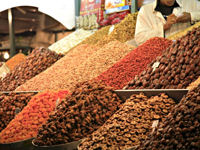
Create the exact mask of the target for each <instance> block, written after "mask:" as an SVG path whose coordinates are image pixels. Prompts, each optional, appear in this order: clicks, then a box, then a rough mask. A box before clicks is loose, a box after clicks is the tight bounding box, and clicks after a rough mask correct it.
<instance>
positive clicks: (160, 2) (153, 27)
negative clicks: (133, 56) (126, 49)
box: [135, 0, 200, 45]
mask: <svg viewBox="0 0 200 150" xmlns="http://www.w3.org/2000/svg"><path fill="white" fill-rule="evenodd" d="M199 20H200V8H199V7H198V5H197V1H196V0H155V1H154V2H153V3H150V4H147V5H144V6H142V7H141V9H140V11H139V13H138V17H137V23H136V30H135V41H136V43H137V45H140V44H142V43H144V42H145V41H146V40H148V39H150V38H152V37H168V36H169V35H172V34H175V33H177V32H179V31H181V30H183V29H185V28H187V27H189V26H191V23H194V22H196V21H199Z"/></svg>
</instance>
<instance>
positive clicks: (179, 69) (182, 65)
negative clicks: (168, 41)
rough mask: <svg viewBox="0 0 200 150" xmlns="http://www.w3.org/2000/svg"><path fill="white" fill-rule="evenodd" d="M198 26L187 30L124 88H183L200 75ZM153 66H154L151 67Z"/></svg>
mask: <svg viewBox="0 0 200 150" xmlns="http://www.w3.org/2000/svg"><path fill="white" fill-rule="evenodd" d="M199 39H200V27H198V28H195V29H193V30H192V31H189V32H188V33H187V35H185V36H183V37H182V38H180V39H178V40H177V41H176V42H175V43H173V44H172V45H171V46H170V48H169V49H167V50H166V51H165V52H164V53H163V55H162V56H161V57H157V59H156V60H155V61H153V62H152V63H151V64H149V65H148V67H147V69H146V70H145V71H144V72H142V73H141V74H140V75H139V76H136V77H135V78H134V80H132V81H131V82H130V83H129V84H128V85H127V86H126V87H125V89H136V88H140V89H144V88H145V89H183V88H187V86H188V85H189V84H190V83H191V82H193V81H195V80H196V79H197V78H198V77H199V76H200V40H199ZM153 67H154V68H153Z"/></svg>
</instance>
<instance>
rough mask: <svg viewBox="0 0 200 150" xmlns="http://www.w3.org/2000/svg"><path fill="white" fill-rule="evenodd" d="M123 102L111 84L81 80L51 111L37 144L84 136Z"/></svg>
mask: <svg viewBox="0 0 200 150" xmlns="http://www.w3.org/2000/svg"><path fill="white" fill-rule="evenodd" d="M121 103H123V101H122V100H121V99H119V97H118V96H117V94H116V93H115V92H114V91H113V90H112V88H110V87H106V86H105V85H103V84H101V83H97V82H93V81H90V82H84V83H80V84H78V85H77V86H76V87H75V89H74V91H73V92H72V94H71V96H67V97H66V100H65V101H62V102H61V104H60V105H59V106H58V107H57V110H56V111H55V112H53V113H52V114H50V116H49V119H48V121H47V122H46V124H44V125H43V126H42V128H40V130H39V132H38V135H37V138H36V139H35V141H34V143H35V144H36V145H56V144H63V143H68V142H72V141H78V140H80V139H82V138H85V137H86V136H87V135H89V134H91V133H92V132H93V131H95V130H96V129H98V128H99V127H100V126H102V125H103V123H104V122H105V121H106V120H107V119H108V118H109V117H110V116H111V115H112V114H113V113H114V112H115V111H116V110H117V109H118V108H119V106H120V104H121Z"/></svg>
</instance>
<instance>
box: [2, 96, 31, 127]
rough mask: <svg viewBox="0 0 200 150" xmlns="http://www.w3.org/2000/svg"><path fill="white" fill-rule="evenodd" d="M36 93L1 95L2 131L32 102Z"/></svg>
mask: <svg viewBox="0 0 200 150" xmlns="http://www.w3.org/2000/svg"><path fill="white" fill-rule="evenodd" d="M34 95H35V93H14V92H12V93H7V94H3V93H2V94H0V118H1V119H0V120H1V121H0V131H2V130H3V129H4V128H5V127H6V126H7V125H8V124H9V122H10V121H11V120H12V119H14V117H15V115H16V114H17V113H19V112H20V111H21V110H22V109H23V108H24V107H25V106H26V105H27V104H28V102H29V101H30V100H31V98H32V97H33V96H34Z"/></svg>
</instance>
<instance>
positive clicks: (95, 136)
mask: <svg viewBox="0 0 200 150" xmlns="http://www.w3.org/2000/svg"><path fill="white" fill-rule="evenodd" d="M165 104H169V105H170V106H169V107H165V106H166V105H165ZM163 106H164V108H163ZM174 106H175V102H174V100H172V99H170V98H168V96H167V95H165V94H160V95H158V96H153V97H151V98H148V97H146V96H144V95H143V94H140V95H132V96H131V97H130V98H129V99H128V100H126V102H125V103H124V104H123V105H122V107H121V108H120V109H119V110H118V111H117V112H116V113H115V114H114V115H113V116H112V117H110V118H109V119H108V120H107V121H106V122H105V123H104V125H103V126H101V127H100V128H99V129H98V130H96V131H94V132H93V133H92V134H91V135H90V136H88V137H87V138H85V139H84V140H83V141H82V142H81V144H80V145H79V148H78V149H79V150H86V149H95V148H99V149H101V148H102V147H103V146H104V149H128V148H130V147H132V146H136V145H138V144H140V143H141V142H142V141H144V140H145V139H146V138H147V136H148V135H149V134H150V133H151V132H153V131H154V130H155V129H154V128H155V127H156V126H157V124H158V122H159V124H162V122H163V121H164V120H165V118H166V116H167V115H168V113H169V112H170V110H171V109H172V108H173V107H174ZM160 109H166V110H167V112H166V113H163V112H161V111H158V110H160ZM155 116H156V117H155ZM157 116H160V117H157ZM155 122H156V123H157V124H156V123H155Z"/></svg>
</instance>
